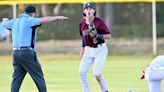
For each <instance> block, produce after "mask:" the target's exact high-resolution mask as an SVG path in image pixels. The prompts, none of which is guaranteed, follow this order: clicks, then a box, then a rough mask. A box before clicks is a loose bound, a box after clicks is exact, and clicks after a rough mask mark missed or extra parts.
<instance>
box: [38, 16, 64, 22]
mask: <svg viewBox="0 0 164 92" xmlns="http://www.w3.org/2000/svg"><path fill="white" fill-rule="evenodd" d="M64 19H67V17H64V16H47V17H42V18H40V22H41V23H47V22H52V21H56V20H64Z"/></svg>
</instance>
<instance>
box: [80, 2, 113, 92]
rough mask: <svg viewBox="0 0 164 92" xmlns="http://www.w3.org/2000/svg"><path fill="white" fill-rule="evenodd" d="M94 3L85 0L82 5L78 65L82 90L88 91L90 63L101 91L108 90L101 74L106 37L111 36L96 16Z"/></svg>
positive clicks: (104, 56)
mask: <svg viewBox="0 0 164 92" xmlns="http://www.w3.org/2000/svg"><path fill="white" fill-rule="evenodd" d="M95 8H96V6H95V3H92V2H87V3H85V4H84V5H83V15H84V18H83V19H81V21H80V35H81V36H82V47H81V51H80V56H81V57H82V59H81V64H80V67H79V73H80V79H81V83H82V88H83V92H90V88H89V84H88V81H87V72H88V70H89V68H90V67H91V65H92V64H94V67H93V74H94V76H95V78H96V79H97V81H98V82H99V84H100V86H101V90H102V92H108V89H107V85H106V83H105V80H104V78H103V75H102V68H103V66H104V64H105V61H106V57H107V53H108V49H107V46H106V43H105V40H106V39H109V38H110V37H111V35H110V31H109V30H108V28H107V26H106V24H105V23H104V21H103V20H102V19H100V18H98V17H96V10H95Z"/></svg>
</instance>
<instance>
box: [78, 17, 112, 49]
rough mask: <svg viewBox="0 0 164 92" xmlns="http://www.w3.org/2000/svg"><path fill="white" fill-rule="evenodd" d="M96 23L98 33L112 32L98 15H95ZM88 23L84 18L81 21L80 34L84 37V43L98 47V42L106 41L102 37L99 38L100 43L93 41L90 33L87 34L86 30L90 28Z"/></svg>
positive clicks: (94, 21)
mask: <svg viewBox="0 0 164 92" xmlns="http://www.w3.org/2000/svg"><path fill="white" fill-rule="evenodd" d="M92 22H93V23H94V24H95V27H96V30H97V33H98V34H110V31H109V29H108V27H107V26H106V24H105V23H104V21H103V20H102V19H100V18H98V17H95V18H94V20H93V21H92ZM88 29H89V28H88V24H87V23H86V21H85V19H82V20H81V21H80V35H81V36H83V37H84V45H85V46H90V47H96V46H97V45H98V44H102V43H104V42H105V41H104V40H101V39H97V41H98V43H97V44H94V43H93V38H91V37H90V36H89V35H85V34H84V33H85V30H88Z"/></svg>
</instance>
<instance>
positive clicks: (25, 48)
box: [13, 47, 33, 50]
mask: <svg viewBox="0 0 164 92" xmlns="http://www.w3.org/2000/svg"><path fill="white" fill-rule="evenodd" d="M13 50H33V48H32V47H16V48H13Z"/></svg>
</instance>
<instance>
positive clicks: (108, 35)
mask: <svg viewBox="0 0 164 92" xmlns="http://www.w3.org/2000/svg"><path fill="white" fill-rule="evenodd" d="M103 38H104V39H105V40H107V39H110V38H111V34H105V35H103Z"/></svg>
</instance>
